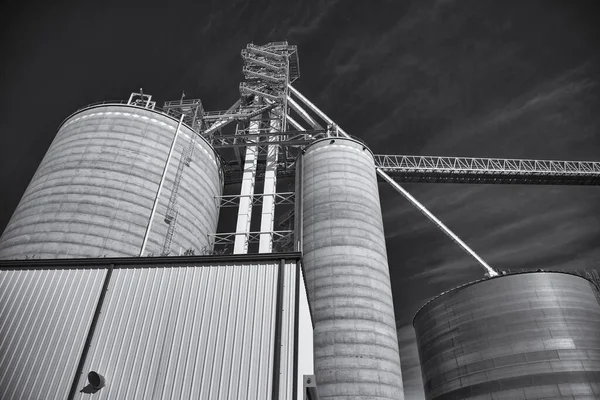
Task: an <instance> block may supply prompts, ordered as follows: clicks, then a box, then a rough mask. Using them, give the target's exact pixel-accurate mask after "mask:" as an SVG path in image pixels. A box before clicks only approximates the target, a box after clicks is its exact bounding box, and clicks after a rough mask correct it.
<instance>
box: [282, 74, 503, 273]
mask: <svg viewBox="0 0 600 400" xmlns="http://www.w3.org/2000/svg"><path fill="white" fill-rule="evenodd" d="M288 88H289V90H290V93H293V94H294V95H295V96H296V97H297V98H298V99H299V100H300V101H301V102H303V103H304V104H305V105H307V106H308V107H309V108H310V109H311V110H313V111H314V112H315V113H316V114H317V115H318V116H319V117H320V118H322V119H323V120H324V121H326V122H327V123H328V124H330V125H334V126H335V127H336V130H337V133H339V134H341V136H344V137H346V138H349V139H350V138H351V136H350V135H349V134H347V133H346V132H345V131H344V130H343V129H342V128H340V127H339V126H337V125H336V124H334V122H333V120H332V119H331V118H329V117H328V116H327V115H326V114H325V113H324V112H323V111H321V110H319V108H318V107H317V106H315V105H314V104H313V103H311V102H310V100H308V99H307V98H306V97H304V96H303V95H302V93H300V92H299V91H298V90H297V89H296V88H294V87H292V85H289V86H288ZM375 170H376V171H377V174H378V175H379V176H380V177H382V178H383V179H384V180H385V181H386V182H388V183H389V184H390V185H392V187H393V188H394V189H396V191H398V192H399V193H400V194H402V195H403V196H404V197H405V198H406V199H407V200H409V201H410V202H411V203H412V204H413V205H414V206H415V207H417V209H418V210H419V211H421V212H422V213H423V214H424V215H425V216H426V217H427V218H429V219H430V220H431V221H432V222H433V223H434V224H436V225H437V226H438V227H439V228H440V229H442V231H443V232H444V233H445V234H446V235H448V236H449V237H450V238H451V239H452V240H453V241H455V242H456V243H457V244H458V245H459V246H461V247H462V249H463V250H464V251H466V252H467V253H469V255H471V256H472V257H473V258H475V260H477V262H479V264H481V266H482V267H483V268H484V269H485V270H486V272H487V274H488V276H490V277H492V276H497V275H498V273H497V272H496V271H495V270H494V269H492V267H490V266H489V265H488V264H487V263H486V262H485V261H483V259H482V258H481V257H479V256H478V255H477V253H475V252H474V251H473V249H471V248H470V247H469V246H467V244H466V243H465V242H463V241H462V240H461V239H460V238H459V237H458V236H457V235H456V234H455V233H454V232H452V231H451V230H450V228H448V227H447V226H446V225H444V224H443V223H442V221H440V220H439V219H438V218H436V217H435V215H433V214H432V213H431V212H430V211H429V210H428V209H427V208H425V206H424V205H423V204H421V203H419V201H417V199H415V198H414V197H413V196H411V195H410V193H408V192H407V191H406V190H405V189H404V188H403V187H402V186H400V185H399V184H398V183H397V182H396V181H394V180H393V179H392V178H391V177H390V176H389V175H388V174H386V173H385V172H384V171H382V170H381V169H380V168H377V167H376V168H375Z"/></svg>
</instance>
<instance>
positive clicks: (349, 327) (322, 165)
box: [299, 138, 404, 400]
mask: <svg viewBox="0 0 600 400" xmlns="http://www.w3.org/2000/svg"><path fill="white" fill-rule="evenodd" d="M301 163H302V166H301V168H299V170H301V171H302V175H301V180H302V195H301V196H302V207H303V210H302V225H303V226H302V228H303V233H302V240H303V262H304V268H305V273H306V282H307V290H308V294H309V299H310V304H311V309H312V315H313V320H314V359H315V375H316V379H317V387H318V391H319V396H320V398H324V399H342V398H343V399H348V398H365V399H368V398H376V399H395V400H398V399H403V398H404V394H403V388H402V373H401V368H400V357H399V353H398V340H397V333H396V321H395V317H394V307H393V301H392V291H391V286H390V277H389V271H388V264H387V255H386V247H385V237H384V231H383V221H382V215H381V207H380V202H379V192H378V188H377V178H376V175H375V166H374V161H373V155H372V154H371V152H370V150H369V149H368V148H367V147H366V146H365V145H364V144H362V143H360V142H358V141H356V140H353V139H346V138H327V139H323V140H319V141H316V142H314V143H312V144H311V145H309V146H308V147H306V148H305V154H304V155H303V156H302V160H301Z"/></svg>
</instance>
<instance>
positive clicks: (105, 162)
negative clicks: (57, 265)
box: [0, 104, 223, 259]
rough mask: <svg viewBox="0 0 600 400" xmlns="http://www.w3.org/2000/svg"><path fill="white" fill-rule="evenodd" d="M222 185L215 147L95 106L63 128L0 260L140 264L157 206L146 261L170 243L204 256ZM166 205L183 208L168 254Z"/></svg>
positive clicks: (160, 117)
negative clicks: (133, 259) (134, 260)
mask: <svg viewBox="0 0 600 400" xmlns="http://www.w3.org/2000/svg"><path fill="white" fill-rule="evenodd" d="M176 131H177V132H178V134H177V140H176V141H175V145H174V146H173V151H172V157H171V158H170V160H169V163H168V165H167V159H168V155H169V152H170V149H171V146H172V144H173V140H174V138H175V136H176V135H175V134H176ZM192 139H193V142H192ZM191 142H192V143H191ZM190 143H191V144H190ZM190 150H191V157H188V159H187V160H185V159H182V157H183V158H185V157H184V156H185V154H187V153H186V152H187V151H190ZM186 161H189V162H186ZM180 162H184V163H185V165H180ZM178 169H180V170H181V172H180V173H179V178H180V179H177V181H178V184H176V183H175V182H176V179H175V177H176V176H177V175H178V174H177V170H178ZM163 174H165V179H164V184H163V187H162V190H161V193H160V196H158V197H157V194H158V188H159V183H160V182H161V180H162V177H163ZM222 187H223V177H222V170H221V166H220V162H219V160H218V158H217V156H216V154H215V151H214V149H213V148H212V147H211V145H210V144H209V143H208V142H207V141H206V140H204V139H203V138H202V137H200V136H199V135H198V134H197V133H196V132H194V131H193V130H192V129H190V128H189V127H188V126H186V125H185V124H179V120H178V119H175V118H173V117H170V116H167V115H166V114H164V113H162V112H159V111H156V110H152V109H146V108H143V107H138V106H133V105H125V104H113V105H110V104H105V105H100V106H91V107H88V108H85V109H83V110H81V111H78V112H76V113H75V114H73V115H71V116H70V117H69V118H68V119H67V120H65V122H64V123H63V124H62V125H61V127H60V129H59V131H58V133H57V135H56V137H55V139H54V141H53V142H52V144H51V146H50V148H49V150H48V152H47V153H46V155H45V156H44V159H43V160H42V162H41V164H40V166H39V168H38V169H37V171H36V173H35V175H34V176H33V178H32V180H31V182H30V184H29V186H28V187H27V189H26V191H25V193H24V195H23V197H22V199H21V201H20V203H19V205H18V206H17V209H16V210H15V212H14V214H13V216H12V218H11V220H10V221H9V223H8V225H7V227H6V229H5V231H4V233H3V235H2V236H1V238H0V258H3V259H18V258H26V257H34V258H72V257H116V256H138V255H140V250H141V248H142V243H143V241H144V237H145V236H146V233H147V230H148V227H149V221H150V216H151V211H152V210H153V208H155V210H156V212H155V214H154V215H153V218H152V224H150V229H149V230H148V240H147V245H146V248H145V249H146V251H145V252H144V254H143V255H156V256H158V255H161V253H162V252H163V248H165V245H166V247H167V248H170V249H171V254H179V253H181V252H185V251H187V250H190V249H193V250H194V252H195V254H199V253H200V252H201V251H202V250H203V249H205V248H208V247H209V246H210V242H209V238H208V235H209V234H211V233H214V232H215V231H216V226H217V219H218V206H217V202H216V201H215V196H218V195H220V194H221V193H222ZM172 191H175V192H176V196H175V197H173V198H172V197H171V192H172ZM169 199H175V200H176V202H175V204H171V206H170V209H175V208H176V209H178V213H177V219H176V221H174V222H173V223H174V225H173V227H174V230H173V233H172V236H171V237H172V241H171V244H170V246H169V245H168V241H165V238H166V235H167V234H168V227H169V224H168V223H167V222H166V221H165V214H166V213H167V208H168V207H169ZM155 202H156V207H154V206H155ZM171 203H173V202H171Z"/></svg>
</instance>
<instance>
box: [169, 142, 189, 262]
mask: <svg viewBox="0 0 600 400" xmlns="http://www.w3.org/2000/svg"><path fill="white" fill-rule="evenodd" d="M195 144H196V140H195V137H194V134H192V136H191V138H190V143H189V145H188V147H186V148H185V149H184V150H183V152H182V154H181V158H180V159H179V164H178V165H177V172H175V180H174V182H173V188H172V189H171V196H170V197H169V204H168V205H167V212H166V213H165V222H166V223H167V224H168V225H169V226H168V228H167V234H166V235H165V241H164V242H163V248H162V252H161V255H162V256H166V255H168V254H169V253H170V252H171V243H172V242H173V235H174V234H175V227H176V226H177V215H178V214H179V204H178V200H179V186H180V184H181V179H182V178H183V172H184V169H185V167H187V166H189V165H190V163H191V161H192V154H193V152H194V147H195Z"/></svg>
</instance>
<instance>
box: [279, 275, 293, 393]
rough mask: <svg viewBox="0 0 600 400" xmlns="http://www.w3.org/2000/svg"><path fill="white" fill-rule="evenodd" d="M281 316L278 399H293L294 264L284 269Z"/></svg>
mask: <svg viewBox="0 0 600 400" xmlns="http://www.w3.org/2000/svg"><path fill="white" fill-rule="evenodd" d="M284 268H285V269H284V284H283V285H284V286H283V293H282V295H283V314H282V318H281V325H282V326H281V328H282V329H281V353H280V354H281V362H280V368H279V374H280V376H279V399H281V400H287V399H292V398H293V393H292V391H293V389H294V379H296V377H295V376H293V373H294V312H295V308H294V307H295V301H296V268H297V266H296V263H289V264H286V265H285V267H284Z"/></svg>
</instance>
